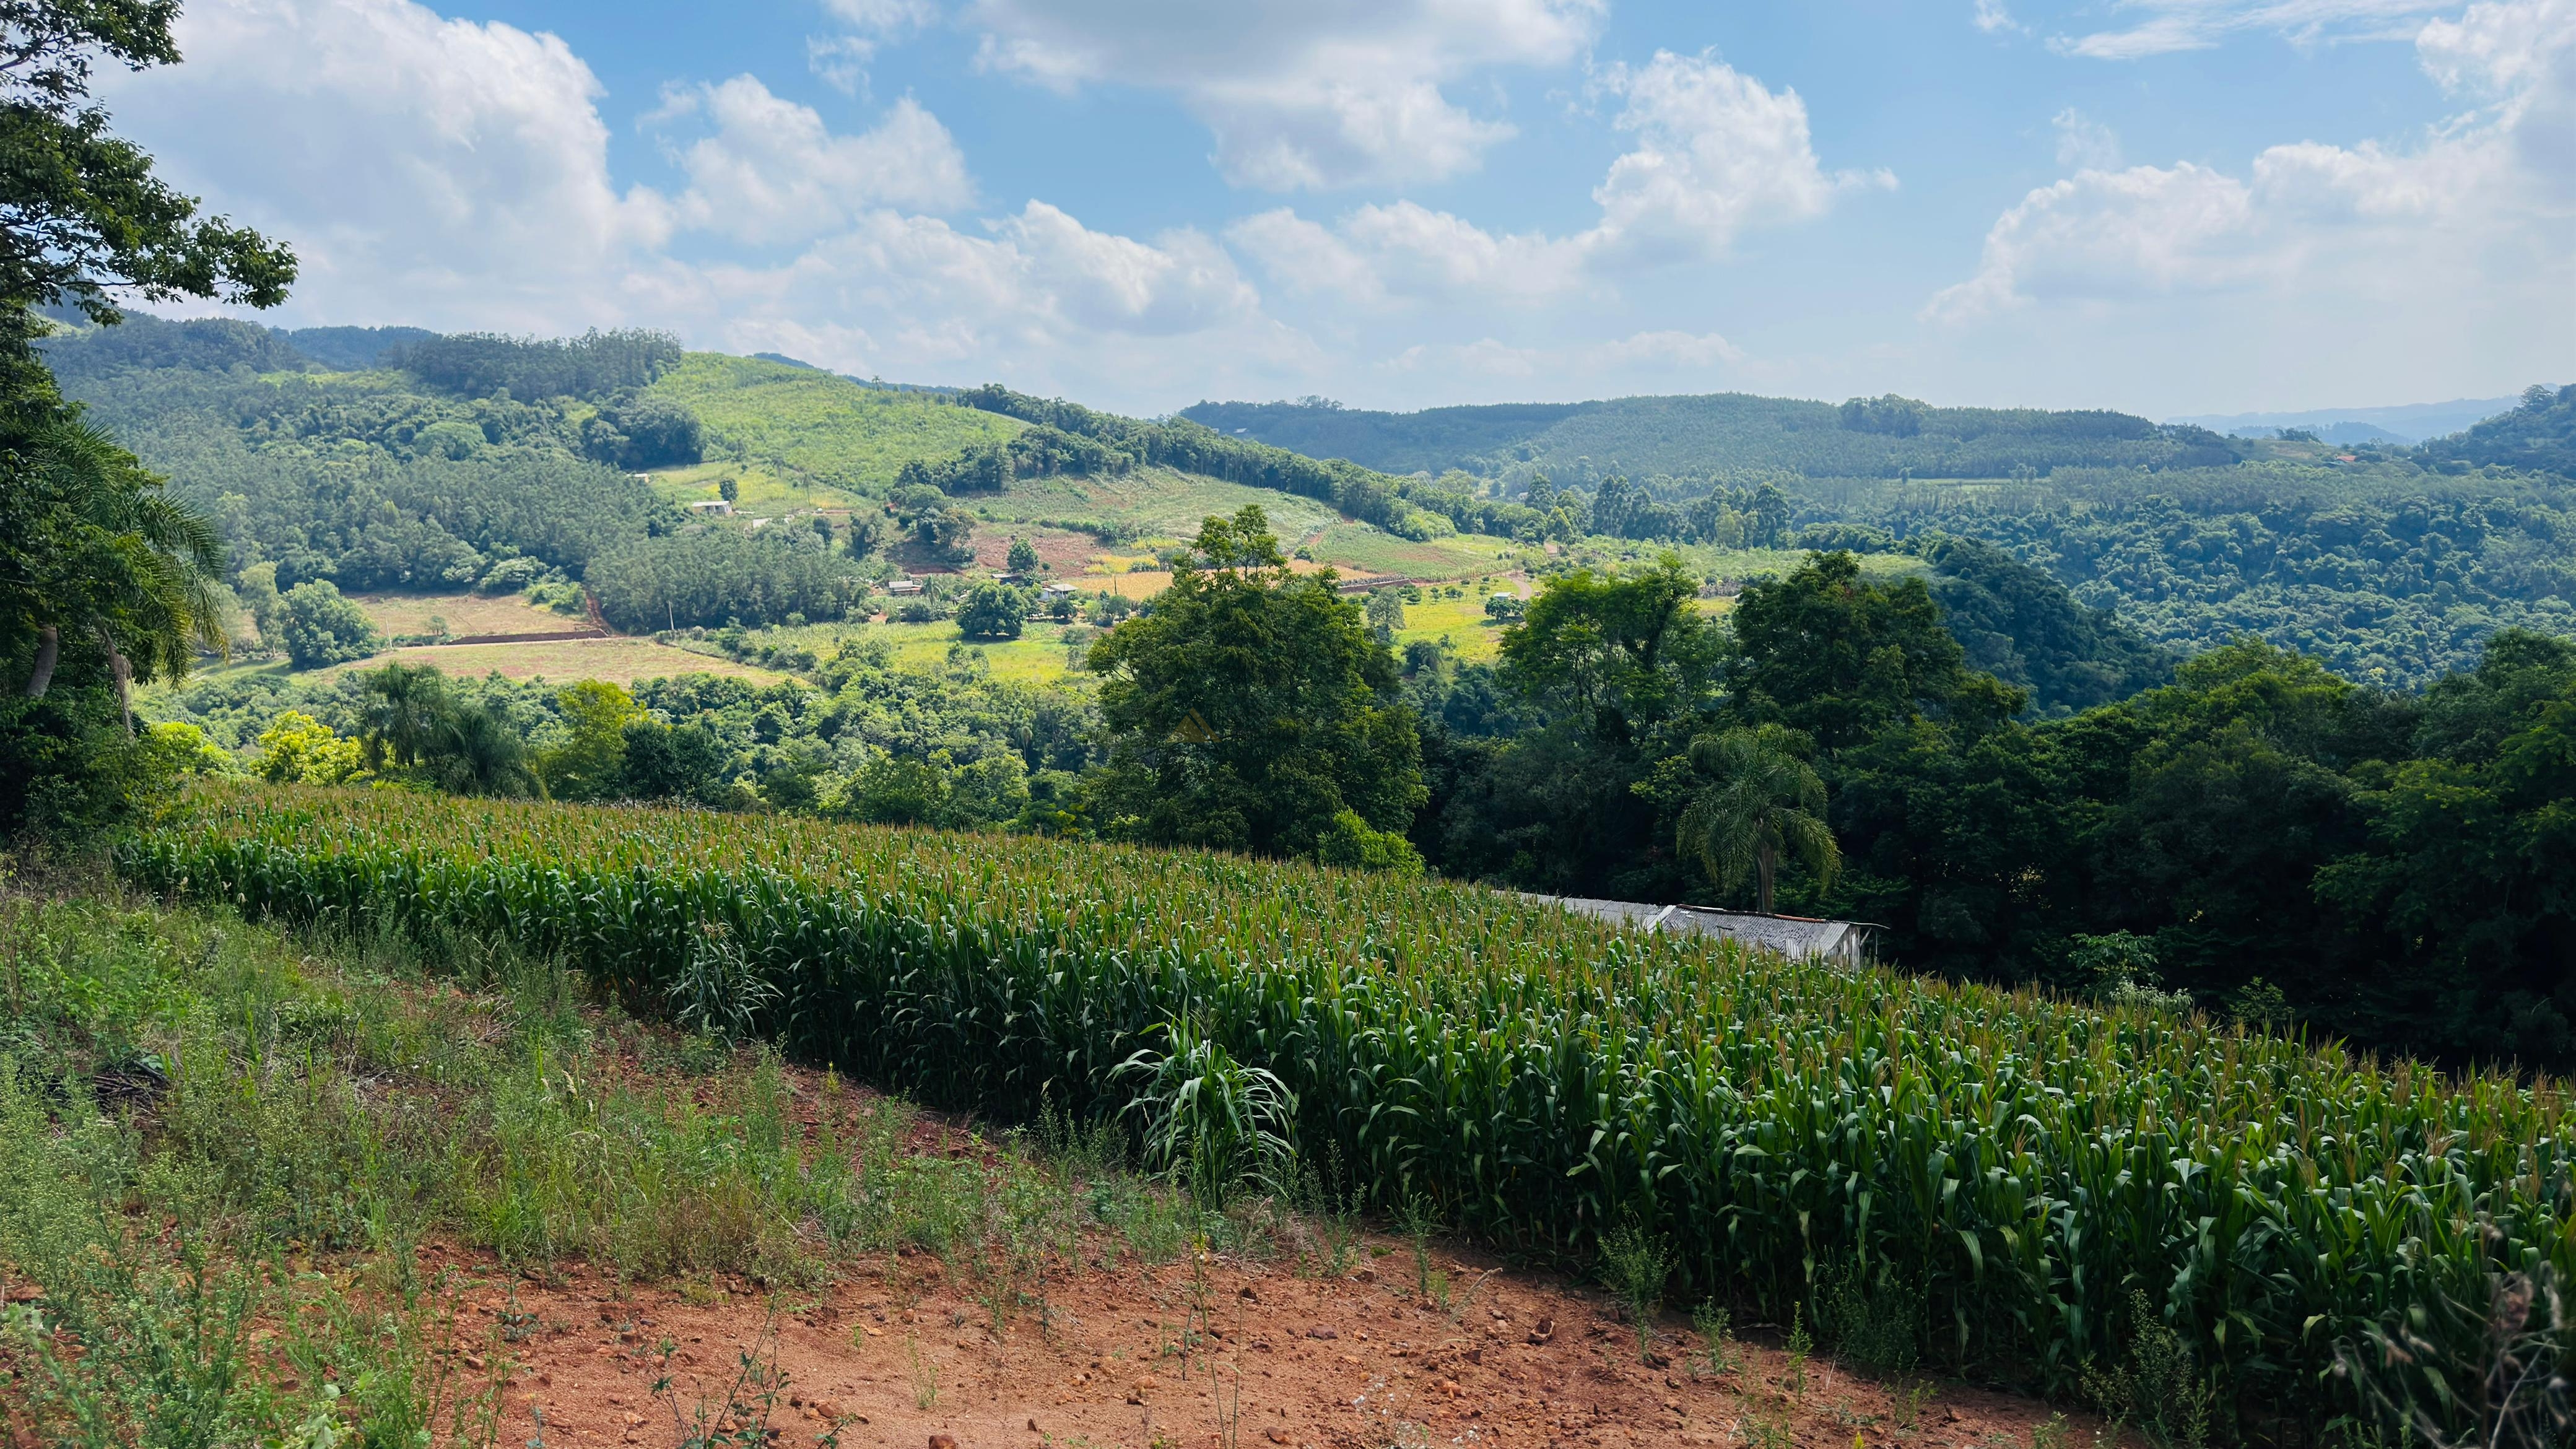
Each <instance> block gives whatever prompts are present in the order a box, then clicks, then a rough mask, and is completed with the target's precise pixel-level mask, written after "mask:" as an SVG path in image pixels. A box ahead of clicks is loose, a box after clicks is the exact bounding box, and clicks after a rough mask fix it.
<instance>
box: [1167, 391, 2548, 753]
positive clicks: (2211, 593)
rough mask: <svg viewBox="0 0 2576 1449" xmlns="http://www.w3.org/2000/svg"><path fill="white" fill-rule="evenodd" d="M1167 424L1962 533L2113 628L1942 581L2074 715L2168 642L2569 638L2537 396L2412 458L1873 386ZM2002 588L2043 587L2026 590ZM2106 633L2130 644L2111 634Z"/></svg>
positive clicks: (1712, 513) (1667, 514)
mask: <svg viewBox="0 0 2576 1449" xmlns="http://www.w3.org/2000/svg"><path fill="white" fill-rule="evenodd" d="M1185 416H1187V417H1189V418H1191V419H1194V420H1197V421H1199V422H1203V423H1205V424H1206V425H1207V426H1208V427H1210V428H1212V429H1215V430H1217V431H1219V432H1221V433H1222V434H1224V435H1225V436H1227V437H1229V438H1234V439H1237V440H1241V441H1244V442H1250V441H1253V440H1257V439H1258V440H1268V441H1271V442H1275V443H1279V444H1281V445H1284V446H1290V447H1295V448H1297V449H1299V450H1300V451H1306V452H1310V453H1313V454H1315V455H1316V456H1318V457H1340V458H1348V459H1350V460H1352V461H1354V462H1357V463H1361V464H1364V465H1367V466H1370V467H1375V468H1384V469H1390V470H1398V471H1417V472H1434V473H1439V472H1441V471H1442V470H1452V471H1448V472H1446V473H1445V474H1444V475H1443V476H1442V477H1441V478H1439V479H1437V480H1435V481H1434V483H1433V484H1430V485H1424V484H1419V483H1417V484H1415V485H1413V486H1415V487H1423V486H1446V487H1447V488H1448V489H1450V490H1452V491H1455V492H1457V493H1459V494H1461V495H1463V494H1466V493H1470V492H1473V493H1479V494H1482V495H1484V496H1487V497H1491V498H1496V499H1500V500H1514V501H1519V502H1524V503H1536V504H1538V505H1539V506H1540V508H1541V509H1542V510H1543V511H1544V512H1545V514H1546V515H1547V521H1546V523H1545V525H1544V527H1545V529H1546V531H1547V532H1548V535H1549V536H1551V537H1558V538H1572V537H1577V536H1582V535H1587V534H1588V535H1596V536H1610V537H1616V538H1625V539H1631V540H1635V541H1637V542H1639V543H1641V544H1678V545H1685V546H1698V548H1700V549H1731V548H1737V547H1744V546H1748V545H1774V546H1777V545H1784V544H1788V545H1802V546H1805V547H1811V548H1850V549H1854V550H1856V551H1860V552H1864V553H1871V552H1878V553H1884V552H1890V551H1901V552H1908V553H1920V552H1924V551H1925V550H1927V549H1929V548H1931V547H1932V546H1933V540H1934V539H1935V538H1936V537H1946V538H1951V539H1977V540H1981V541H1983V542H1985V543H1988V544H1991V545H1994V546H1996V547H1998V548H2000V549H2002V550H2004V551H2005V552H2006V553H2008V554H2009V555H2010V556H2011V557H2012V558H2013V559H2016V560H2018V561H2019V562H2020V563H2021V564H2023V565H2027V566H2029V567H2030V568H2032V569H2035V570H2037V571H2039V572H2040V573H2041V574H2044V575H2045V576H2046V577H2047V578H2048V579H2050V580H2053V581H2054V583H2055V584H2058V585H2062V586H2064V588H2065V589H2067V590H2069V591H2071V592H2072V595H2073V601H2072V606H2081V607H2082V608H2085V609H2089V610H2091V611H2095V612H2107V613H2108V614H2110V615H2111V616H2114V617H2113V619H2112V620H2108V621H2098V623H2099V627H2097V621H2088V620H2085V619H2083V618H2082V617H2081V616H2080V615H2077V614H2069V613H2067V612H2066V609H2067V607H2070V605H2063V604H2060V603H2058V602H2056V601H2051V602H2050V603H2049V604H2048V607H2047V608H2046V609H2044V610H2042V611H2041V612H2042V613H2044V614H2046V615H2047V616H2048V618H2047V619H2046V620H2043V619H2042V618H2041V616H2040V614H2033V613H2031V612H2030V610H2029V608H2027V607H2024V606H2023V605H2022V604H2016V603H2013V602H2011V601H2010V600H2008V599H2006V598H2003V597H1999V596H1995V595H1993V594H1992V593H1991V592H1990V591H1984V590H1981V589H1978V588H1970V587H1967V586H1965V585H1957V586H1953V587H1952V589H1951V593H1952V594H1954V595H1955V596H1956V597H1955V598H1946V599H1945V602H1948V603H1950V604H1951V606H1952V607H1953V609H1954V611H1961V612H1962V614H1963V618H1962V621H1961V622H1960V623H1959V624H1958V625H1957V627H1958V628H1959V629H1960V630H1962V631H1963V632H1962V635H1961V637H1962V638H1963V639H1966V640H1968V642H1969V645H1970V648H1971V649H1972V651H1978V652H1979V658H1980V660H1981V662H1983V663H1986V664H1987V665H1988V666H1989V667H1992V668H1995V669H1996V670H1997V671H1998V672H1999V673H2002V674H2004V675H2005V676H2006V677H2009V678H2017V680H2018V681H2019V682H2024V683H2028V684H2031V685H2032V686H2034V688H2035V689H2036V690H2037V693H2038V697H2039V698H2040V700H2041V702H2042V704H2043V706H2050V705H2058V704H2069V705H2077V706H2079V707H2080V704H2081V702H2083V701H2087V700H2098V699H2100V698H2102V697H2104V696H2103V695H2102V691H2103V690H2105V689H2114V690H2117V689H2125V688H2128V687H2133V686H2132V685H2129V684H2127V683H2124V681H2133V680H2136V679H2140V678H2146V677H2151V676H2152V675H2153V674H2154V673H2155V672H2156V668H2157V667H2158V666H2156V665H2155V664H2154V663H2152V662H2151V661H2152V660H2153V659H2154V658H2155V657H2156V656H2158V655H2160V654H2186V655H2187V654H2192V653H2197V652H2199V651H2201V650H2205V649H2209V648H2214V647H2216V646H2218V645H2220V644H2223V643H2225V642H2227V641H2228V640H2229V639H2230V638H2233V637H2235V636H2237V635H2239V634H2246V633H2251V634H2257V635H2260V636H2261V637H2263V638H2265V639H2268V640H2270V641H2272V642H2273V643H2275V644H2279V645H2283V646H2287V647H2290V648H2296V649H2299V650H2302V651H2305V652H2308V653H2311V654H2315V655H2317V656H2319V657H2321V658H2323V659H2325V660H2327V661H2328V662H2329V663H2331V664H2332V665H2333V667H2334V668H2336V669H2337V670H2339V671H2341V672H2343V673H2345V674H2348V675H2350V676H2352V677H2355V678H2359V679H2365V680H2369V681H2372V682H2374V683H2377V684H2381V685H2385V686H2390V687H2400V688H2408V687H2417V686H2421V685H2423V684H2425V683H2428V682H2430V681H2431V680H2433V679H2436V678H2438V677H2440V676H2441V675H2442V674H2444V673H2445V672H2447V671H2450V670H2453V669H2457V668H2462V667H2465V666H2467V665H2469V664H2471V663H2473V662H2474V661H2475V660H2476V658H2477V656H2478V651H2479V650H2480V649H2481V648H2482V647H2483V645H2484V643H2485V641H2486V640H2487V639H2489V638H2490V637H2492V636H2493V635H2494V634H2495V633H2496V632H2497V631H2498V630H2500V629H2504V628H2509V627H2521V628H2528V629H2534V630H2538V631H2540V632H2543V633H2551V634H2557V635H2561V636H2567V635H2576V602H2571V601H2576V481H2571V479H2576V463H2571V462H2570V461H2569V460H2570V459H2571V458H2576V452H2571V450H2570V444H2569V443H2568V441H2567V440H2568V438H2569V437H2570V436H2571V432H2570V424H2569V419H2570V418H2571V417H2576V388H2571V389H2559V390H2551V389H2546V388H2534V389H2532V390H2531V392H2530V393H2528V394H2526V395H2525V398H2524V403H2523V406H2522V407H2521V408H2519V409H2517V410H2516V411H2514V412H2512V413H2508V414H2505V415H2504V416H2502V417H2498V418H2494V419H2491V420H2489V421H2487V422H2485V423H2481V424H2479V425H2478V426H2477V427H2476V428H2474V429H2472V430H2470V431H2469V432H2468V433H2464V434H2461V435H2460V436H2458V437H2456V438H2449V439H2438V440H2435V441H2434V442H2432V443H2429V444H2426V445H2425V446H2424V447H2423V448H2421V449H2405V448H2394V447H2373V446H2367V445H2363V446H2358V447H2355V448H2353V449H2351V450H2350V451H2347V450H2346V449H2345V448H2344V447H2342V446H2339V445H2328V444H2324V443H2319V442H2316V441H2313V440H2302V439H2292V440H2262V441H2255V440H2245V439H2224V438H2220V437H2218V436H2216V435H2215V434H2211V433H2207V432H2204V431H2202V430H2200V429H2198V428H2193V427H2188V426H2175V425H2160V424H2155V423H2150V422H2148V421H2147V420H2146V419H2144V418H2137V417H2131V416H2128V415H2126V414H2121V413H2108V412H2042V411H2037V410H2027V409H1988V408H1934V407H1927V406H1925V405H1923V404H1920V403H1915V402H1911V401H1909V400H1907V399H1903V398H1893V397H1889V398H1877V399H1863V398H1855V399H1853V400H1852V401H1850V402H1846V403H1842V404H1840V405H1831V404H1826V403H1820V402H1799V401H1795V400H1790V399H1781V398H1759V397H1749V396H1744V395H1741V394H1722V395H1717V396H1708V397H1633V398H1619V399H1614V400H1610V401H1605V402H1590V403H1574V404H1551V405H1531V406H1521V405H1514V406H1502V407H1467V408H1435V409H1431V410H1428V411H1425V412H1419V413H1382V412H1365V411H1361V410H1357V409H1350V408H1342V407H1338V406H1335V405H1332V404H1329V403H1323V402H1317V401H1309V402H1302V403H1263V404H1250V403H1201V404H1199V405H1198V406H1196V407H1193V408H1190V409H1188V410H1187V412H1186V414H1185ZM1541 479H1546V480H1549V481H1548V482H1547V483H1545V484H1542V483H1541V482H1540V480H1541ZM2006 593H2007V594H2010V595H2013V596H2016V597H2019V598H2021V599H2023V600H2025V601H2027V600H2031V599H2036V598H2037V597H2038V595H2037V594H2035V593H2034V592H2033V591H2032V590H2031V589H2030V587H2029V581H2028V580H2027V579H2019V580H2015V581H2013V582H2012V584H2011V586H2010V587H2009V588H2008V589H2007V590H2006ZM1966 615H1974V616H1975V618H1974V619H1973V620H1970V619H1967V618H1966V617H1965V616H1966ZM2007 616H2009V617H2016V618H2020V619H2022V620H2023V622H2024V624H2025V626H2026V627H2027V628H2028V629H2030V630H2033V631H2035V632H2032V633H2030V634H2028V635H2027V637H2025V638H2024V640H2023V643H2024V644H2026V645H2033V646H2035V647H2036V648H2038V650H2039V652H2038V653H2037V654H2032V653H2029V652H2027V650H2026V649H2024V648H2021V647H2018V646H2016V647H2011V648H2007V647H2006V646H2004V645H2003V644H2000V643H1997V642H1996V639H1997V638H1999V637H2000V636H1999V635H1998V633H1997V631H1996V630H1995V629H1994V627H1993V624H1994V622H1995V621H1996V620H1997V619H2000V618H2003V617H2007ZM2111 622H2116V623H2117V624H2118V625H2120V626H2121V627H2122V628H2123V629H2125V630H2128V631H2133V633H2130V634H2129V635H2127V636H2126V637H2125V638H2122V639H2115V638H2113V637H2112V636H2110V635H2106V634H2103V633H2102V632H2101V628H2102V627H2107V626H2108V624H2109V623H2111ZM1971 635H1977V636H1982V637H1981V638H1971V637H1970V636H1971ZM2052 641H2053V642H2052ZM2069 649H2072V650H2073V651H2074V652H2073V653H2071V654H2070V653H2067V652H2066V651H2067V650H2069ZM2142 651H2143V652H2142ZM2051 658H2056V659H2058V661H2059V662H2057V663H2050V662H2048V661H2049V660H2050V659H2051ZM2016 661H2017V662H2016ZM2142 671H2143V672H2142Z"/></svg>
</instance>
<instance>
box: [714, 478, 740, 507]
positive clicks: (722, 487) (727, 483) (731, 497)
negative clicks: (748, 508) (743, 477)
mask: <svg viewBox="0 0 2576 1449" xmlns="http://www.w3.org/2000/svg"><path fill="white" fill-rule="evenodd" d="M716 496H717V497H718V498H721V499H723V500H724V501H725V502H727V503H732V502H735V501H737V500H739V499H740V498H741V497H742V485H741V484H739V483H736V482H735V481H733V480H732V479H731V478H719V479H717V480H716Z"/></svg>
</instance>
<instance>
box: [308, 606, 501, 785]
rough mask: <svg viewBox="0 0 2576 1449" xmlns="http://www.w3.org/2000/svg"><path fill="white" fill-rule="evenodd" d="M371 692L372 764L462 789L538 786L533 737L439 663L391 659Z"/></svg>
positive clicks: (362, 714) (367, 736)
mask: <svg viewBox="0 0 2576 1449" xmlns="http://www.w3.org/2000/svg"><path fill="white" fill-rule="evenodd" d="M299 587H300V586H299ZM290 592H292V591H290ZM364 699H365V702H364V704H362V705H361V707H360V710H359V721H360V724H359V728H360V739H361V741H362V743H363V745H364V747H365V760H366V763H367V766H368V768H370V769H373V770H377V771H380V772H383V773H387V774H399V775H404V776H408V777H409V778H410V779H413V780H415V781H418V782H419V783H422V784H426V785H431V786H434V787H436V788H438V789H442V790H446V791H449V792H451V793H454V794H459V795H526V794H531V793H533V792H534V791H535V789H536V787H537V777H536V775H535V774H534V773H533V772H532V771H531V770H530V769H529V768H528V746H527V741H526V740H524V739H522V738H521V737H520V735H519V732H518V731H517V730H516V729H513V728H512V727H511V725H510V723H509V721H508V720H507V719H505V718H503V717H502V716H501V715H500V714H499V713H498V712H496V711H495V710H493V709H492V708H491V707H490V706H489V705H486V704H483V703H480V702H477V701H473V700H466V699H460V698H458V697H457V695H456V693H455V691H454V689H452V688H451V687H450V686H449V683H448V680H447V676H445V675H444V674H441V673H440V672H439V671H438V668H437V666H435V665H428V664H423V665H417V666H414V665H404V664H399V663H397V664H389V665H386V666H385V667H384V668H382V669H379V670H377V671H375V672H374V673H372V674H370V675H368V676H367V677H366V682H365V685H364ZM388 760H390V761H391V762H392V764H393V765H394V766H396V767H399V768H398V770H388V769H387V768H386V762H387V761H388Z"/></svg>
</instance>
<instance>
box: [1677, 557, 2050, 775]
mask: <svg viewBox="0 0 2576 1449" xmlns="http://www.w3.org/2000/svg"><path fill="white" fill-rule="evenodd" d="M1729 623H1730V624H1731V626H1732V629H1733V633H1734V637H1735V645H1736V650H1737V653H1736V657H1735V660H1734V662H1733V664H1732V666H1731V667H1730V668H1729V669H1728V671H1727V688H1728V692H1729V694H1730V696H1731V699H1730V708H1731V709H1732V710H1733V711H1734V712H1735V713H1736V714H1738V715H1739V716H1741V717H1743V718H1745V719H1747V720H1751V721H1765V720H1768V721H1775V722H1778V723H1781V724H1786V725H1788V726H1789V727H1790V728H1792V729H1795V730H1798V731H1799V732H1801V733H1803V734H1805V735H1806V736H1807V737H1808V738H1810V739H1812V740H1814V741H1815V742H1816V743H1817V745H1818V746H1820V747H1821V748H1823V749H1824V750H1826V751H1827V752H1828V753H1830V752H1832V751H1834V750H1838V749H1841V748H1842V747H1844V746H1846V745H1852V744H1857V743H1859V742H1860V741H1862V740H1865V739H1868V738H1870V737H1871V736H1873V735H1876V734H1878V733H1879V732H1880V731H1882V730H1885V729H1887V728H1888V727H1890V726H1892V725H1898V724H1903V723H1906V722H1908V721H1910V720H1913V719H1915V718H1917V717H1919V716H1924V715H1930V716H1933V717H1935V718H1940V719H1949V718H1957V719H1959V720H1960V721H1962V722H1964V723H1969V724H1971V725H1983V724H1988V723H1992V722H1994V721H1998V720H2002V719H2006V718H2009V717H2010V716H2012V715H2014V714H2017V713H2019V712H2020V711H2021V709H2022V706H2023V704H2024V703H2025V700H2026V696H2024V695H2023V694H2022V693H2021V692H2020V691H2017V690H2014V689H2011V688H2010V687H2008V686H2006V685H2004V684H2002V683H2001V682H1999V681H1998V680H1996V679H1995V678H1994V677H1993V676H1992V675H1988V674H1981V673H1978V672H1977V671H1976V670H1973V669H1970V668H1969V667H1968V663H1967V654H1966V651H1965V650H1963V649H1962V648H1961V647H1960V645H1959V641H1958V640H1957V639H1956V638H1954V637H1953V636H1952V635H1951V633H1950V631H1949V629H1948V628H1947V627H1946V626H1945V625H1944V623H1943V622H1942V617H1941V606H1940V605H1939V604H1938V603H1936V602H1935V601H1934V600H1933V598H1932V592H1931V590H1930V589H1929V588H1927V587H1926V586H1925V585H1924V583H1923V581H1922V580H1921V579H1919V578H1912V577H1908V578H1903V579H1897V580H1893V581H1888V582H1881V581H1879V580H1875V579H1869V578H1865V577H1863V576H1862V574H1861V568H1860V560H1859V559H1858V558H1856V557H1854V556H1853V555H1851V554H1849V553H1824V554H1810V555H1809V556H1808V558H1807V561H1806V562H1805V563H1803V564H1801V565H1799V566H1798V568H1797V570H1796V571H1795V572H1793V573H1791V574H1790V575H1789V576H1788V577H1787V578H1785V579H1782V580H1780V581H1779V582H1777V583H1772V584H1763V585H1758V586H1755V587H1753V588H1748V589H1746V590H1745V591H1744V593H1743V594H1742V596H1741V597H1739V598H1738V599H1737V600H1736V605H1735V612H1734V613H1733V615H1732V616H1731V617H1730V619H1729Z"/></svg>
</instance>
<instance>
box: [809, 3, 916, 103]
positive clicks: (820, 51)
mask: <svg viewBox="0 0 2576 1449" xmlns="http://www.w3.org/2000/svg"><path fill="white" fill-rule="evenodd" d="M823 9H824V11H825V13H827V14H829V15H830V16H831V17H832V18H833V19H835V20H837V21H839V22H840V23H841V26H842V30H841V33H840V34H837V35H817V36H812V37H809V38H808V39H807V40H806V42H805V62H806V64H807V65H808V66H810V67H811V68H812V69H813V72H814V74H815V75H817V76H819V77H821V78H822V80H823V83H824V84H826V85H829V86H831V87H832V88H833V89H835V90H838V91H840V92H841V93H843V94H844V95H859V94H861V93H863V92H864V91H866V89H867V86H868V66H869V64H870V63H871V62H873V61H874V60H875V59H876V55H877V51H878V49H879V48H880V47H882V46H883V45H885V44H886V43H887V42H889V41H892V40H895V39H899V38H900V37H902V36H903V35H905V34H906V33H908V32H910V31H914V30H919V29H921V28H922V27H923V26H926V25H929V24H931V23H932V22H934V21H936V20H937V19H938V18H939V8H938V7H937V6H936V5H933V4H932V3H930V0H823Z"/></svg>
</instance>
